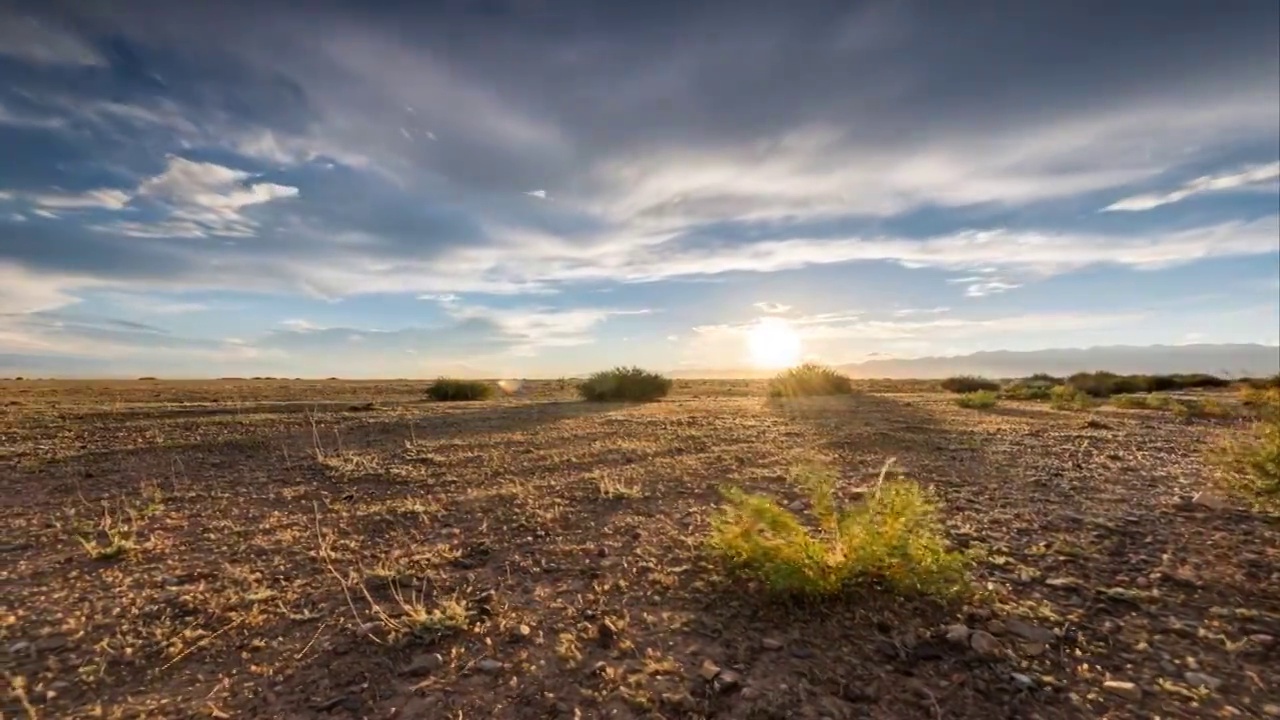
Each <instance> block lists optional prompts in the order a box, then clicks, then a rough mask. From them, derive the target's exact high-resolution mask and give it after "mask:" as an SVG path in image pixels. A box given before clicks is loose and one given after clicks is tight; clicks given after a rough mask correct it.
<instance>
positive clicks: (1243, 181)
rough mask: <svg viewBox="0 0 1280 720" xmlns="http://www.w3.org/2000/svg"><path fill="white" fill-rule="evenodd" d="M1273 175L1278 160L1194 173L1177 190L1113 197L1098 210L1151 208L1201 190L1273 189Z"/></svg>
mask: <svg viewBox="0 0 1280 720" xmlns="http://www.w3.org/2000/svg"><path fill="white" fill-rule="evenodd" d="M1276 179H1280V161H1277V163H1267V164H1266V165H1253V167H1249V168H1244V169H1242V170H1239V172H1235V173H1229V174H1220V176H1202V177H1198V178H1196V179H1193V181H1190V182H1188V183H1185V184H1183V186H1181V187H1179V188H1178V190H1174V191H1170V192H1164V193H1160V192H1157V193H1147V195H1134V196H1133V197H1125V199H1124V200H1117V201H1115V202H1112V204H1111V205H1107V206H1106V208H1103V209H1102V211H1103V213H1107V211H1140V210H1152V209H1155V208H1160V206H1161V205H1170V204H1172V202H1180V201H1183V200H1187V199H1188V197H1192V196H1193V195H1201V193H1204V192H1225V191H1233V190H1266V191H1274V190H1275V188H1276V186H1275V181H1276Z"/></svg>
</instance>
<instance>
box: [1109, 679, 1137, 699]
mask: <svg viewBox="0 0 1280 720" xmlns="http://www.w3.org/2000/svg"><path fill="white" fill-rule="evenodd" d="M1102 689H1103V690H1106V691H1107V692H1109V693H1111V694H1112V695H1116V696H1118V697H1122V698H1124V699H1125V700H1130V701H1133V702H1137V701H1139V700H1141V699H1142V688H1140V687H1138V686H1137V685H1134V684H1133V683H1131V682H1126V681H1124V680H1108V681H1106V682H1104V683H1102Z"/></svg>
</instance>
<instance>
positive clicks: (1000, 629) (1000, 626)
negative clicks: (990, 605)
mask: <svg viewBox="0 0 1280 720" xmlns="http://www.w3.org/2000/svg"><path fill="white" fill-rule="evenodd" d="M987 632H989V633H991V634H992V635H1003V634H1004V633H1005V625H1004V623H1003V622H1000V621H999V620H992V621H991V622H989V623H987Z"/></svg>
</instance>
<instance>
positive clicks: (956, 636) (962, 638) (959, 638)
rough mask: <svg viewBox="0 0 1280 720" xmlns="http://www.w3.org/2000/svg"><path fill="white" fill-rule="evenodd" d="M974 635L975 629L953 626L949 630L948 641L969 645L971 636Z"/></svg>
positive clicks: (966, 626)
mask: <svg viewBox="0 0 1280 720" xmlns="http://www.w3.org/2000/svg"><path fill="white" fill-rule="evenodd" d="M972 634H973V628H971V627H969V626H968V625H959V624H957V625H951V626H949V627H948V628H947V640H949V641H951V642H953V643H956V644H958V645H967V644H968V643H969V636H970V635H972Z"/></svg>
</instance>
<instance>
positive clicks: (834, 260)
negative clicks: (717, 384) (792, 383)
mask: <svg viewBox="0 0 1280 720" xmlns="http://www.w3.org/2000/svg"><path fill="white" fill-rule="evenodd" d="M0 148H3V151H2V152H3V156H2V157H0V374H6V375H12V374H27V375H37V376H50V375H89V376H135V375H158V376H165V377H208V376H215V377H216V376H255V375H272V376H287V377H327V376H342V377H432V376H435V375H441V374H448V375H462V376H480V377H557V376H562V375H573V374H579V373H583V372H589V371H592V370H596V369H600V368H604V367H611V366H614V365H618V364H628V365H630V364H638V365H642V366H645V367H649V368H654V369H660V370H673V371H674V370H680V369H688V368H731V367H748V366H760V365H765V366H768V365H783V364H787V363H789V362H793V361H798V360H802V359H810V360H816V361H819V362H825V363H833V364H841V363H849V362H858V361H860V360H863V359H866V358H871V357H886V356H888V357H918V356H927V355H954V354H964V353H970V352H975V351H981V350H994V349H1011V350H1030V349H1039V348H1049V347H1055V348H1056V347H1089V346H1096V345H1112V344H1133V345H1144V344H1185V343H1237V342H1239V343H1264V344H1280V4H1277V3H1276V2H1274V0H1270V1H1267V0H1257V1H1254V0H1232V1H1230V2H1212V1H1209V0H1204V1H1202V2H1185V1H1178V0H1171V1H1169V2H1160V3H1156V2H1154V1H1152V2H1129V3H1103V2H1100V1H1095V0H1084V1H1082V2H1075V3H1025V2H1015V1H1014V0H1002V1H997V0H980V1H979V2H974V3H936V2H924V1H923V0H868V1H864V2H818V1H814V2H803V3H777V2H765V1H764V0H735V1H734V2H728V1H720V0H711V1H709V2H700V3H678V2H668V1H665V0H652V1H650V2H643V3H618V2H604V1H601V2H578V1H575V0H565V1H561V2H557V1H553V0H474V1H462V0H453V1H446V2H400V3H396V2H337V1H335V0H316V1H315V2H308V3H296V2H285V1H283V0H280V1H275V0H255V1H254V2H242V1H241V0H224V1H222V2H217V3H214V2H196V1H194V0H193V1H192V2H168V1H164V2H161V1H159V0H156V1H154V2H153V1H151V0H139V1H136V2H131V1H128V0H124V1H121V2H113V3H81V2H61V1H58V0H40V1H39V2H22V1H21V0H19V1H17V2H15V1H13V0H0Z"/></svg>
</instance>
